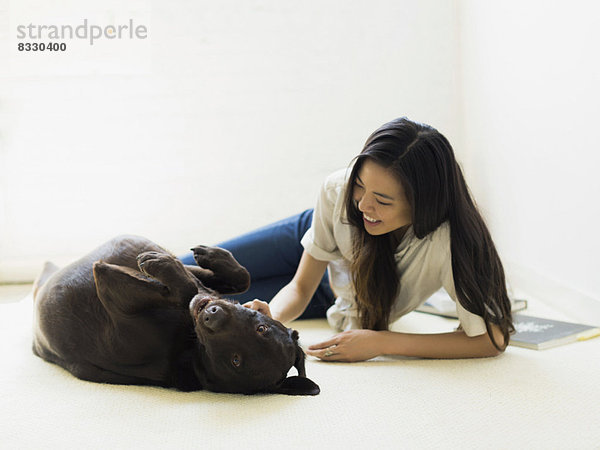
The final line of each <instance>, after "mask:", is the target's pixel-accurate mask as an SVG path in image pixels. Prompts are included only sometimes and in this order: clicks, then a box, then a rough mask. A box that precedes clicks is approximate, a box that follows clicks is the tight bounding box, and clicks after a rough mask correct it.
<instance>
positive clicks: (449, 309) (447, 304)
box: [416, 289, 527, 319]
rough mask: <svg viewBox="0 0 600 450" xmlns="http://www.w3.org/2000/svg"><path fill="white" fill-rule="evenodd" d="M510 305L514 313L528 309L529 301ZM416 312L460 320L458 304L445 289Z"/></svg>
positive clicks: (512, 299)
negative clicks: (457, 309) (457, 311)
mask: <svg viewBox="0 0 600 450" xmlns="http://www.w3.org/2000/svg"><path fill="white" fill-rule="evenodd" d="M510 303H511V306H512V309H511V310H512V312H513V313H514V312H516V311H522V310H524V309H525V308H527V300H522V299H515V298H511V299H510ZM416 311H419V312H423V313H427V314H434V315H436V316H442V317H447V318H449V319H458V316H457V315H456V303H454V300H452V298H451V297H450V296H449V295H448V293H447V292H446V291H445V290H443V289H440V290H439V291H437V292H436V293H435V294H433V295H432V296H431V297H429V298H428V299H427V300H426V301H425V303H423V304H422V305H421V306H419V307H418V308H417V309H416Z"/></svg>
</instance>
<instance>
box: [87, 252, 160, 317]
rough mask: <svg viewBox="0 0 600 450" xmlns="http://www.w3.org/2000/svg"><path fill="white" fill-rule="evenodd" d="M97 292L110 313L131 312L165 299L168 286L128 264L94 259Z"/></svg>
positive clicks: (122, 313) (147, 307)
mask: <svg viewBox="0 0 600 450" xmlns="http://www.w3.org/2000/svg"><path fill="white" fill-rule="evenodd" d="M93 272H94V281H95V283H96V293H97V294H98V298H99V299H100V301H101V302H102V305H103V306H104V308H105V309H106V311H107V312H108V313H109V314H111V315H114V314H116V315H121V316H122V315H130V314H136V313H139V312H141V311H143V310H145V309H149V308H152V307H156V306H159V305H161V304H163V305H164V304H165V303H167V302H168V297H169V289H168V288H167V286H165V285H164V284H162V283H161V282H160V281H158V280H155V279H154V278H150V277H148V276H146V275H144V274H143V273H141V272H139V271H137V270H134V269H131V268H129V267H124V266H117V265H115V264H108V263H105V262H103V261H96V262H95V263H94V269H93Z"/></svg>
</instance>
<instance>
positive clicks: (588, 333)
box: [510, 314, 600, 350]
mask: <svg viewBox="0 0 600 450" xmlns="http://www.w3.org/2000/svg"><path fill="white" fill-rule="evenodd" d="M513 322H514V324H515V328H516V330H517V332H516V333H515V334H513V335H512V336H511V337H510V345H514V346H517V347H525V348H531V349H534V350H545V349H547V348H552V347H558V346H559V345H564V344H569V343H571V342H577V341H584V340H586V339H591V338H594V337H596V336H600V328H598V327H595V326H592V325H583V324H580V323H571V322H561V321H560V320H550V319H541V318H539V317H532V316H525V315H522V314H515V315H514V316H513Z"/></svg>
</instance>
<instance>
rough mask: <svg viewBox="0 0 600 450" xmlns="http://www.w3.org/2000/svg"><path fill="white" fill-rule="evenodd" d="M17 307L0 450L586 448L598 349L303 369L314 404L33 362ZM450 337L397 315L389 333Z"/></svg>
mask: <svg viewBox="0 0 600 450" xmlns="http://www.w3.org/2000/svg"><path fill="white" fill-rule="evenodd" d="M31 302H32V301H31V296H28V297H27V298H25V299H24V300H22V301H20V302H17V303H9V304H1V305H0V333H1V334H0V336H1V339H0V346H1V355H2V370H1V372H0V406H1V409H0V410H1V414H2V415H1V417H0V423H1V424H2V433H1V438H0V448H7V449H20V448H22V449H31V448H38V449H44V448H63V449H64V448H88V449H94V448H116V449H118V448H141V447H143V448H161V449H169V448H174V449H175V448H177V449H181V448H204V449H220V448H232V447H235V448H242V449H246V448H265V447H266V448H288V449H290V448H292V449H293V448H307V447H313V448H325V447H326V448H329V449H338V448H340V449H341V448H462V449H465V448H466V449H468V448H492V449H493V448H499V449H500V448H508V447H518V448H600V427H598V419H600V382H599V380H600V339H594V340H590V341H586V342H578V343H576V344H570V345H566V346H563V347H558V348H554V349H550V350H545V351H540V352H538V351H533V350H527V349H521V348H516V347H509V348H508V349H507V351H506V352H505V353H504V354H503V355H501V356H499V357H497V358H488V359H476V360H424V359H410V358H387V357H386V358H376V359H374V360H371V361H367V362H362V363H325V362H320V361H318V360H315V359H312V358H309V359H308V360H307V364H306V370H307V375H308V376H309V377H310V378H312V379H313V380H314V381H315V382H317V383H318V384H319V385H320V387H321V394H320V395H318V396H316V397H290V396H284V395H257V396H244V395H231V394H218V393H212V392H202V391H201V392H193V393H182V392H177V391H174V390H169V389H162V388H155V387H138V386H115V385H102V384H95V383H90V382H85V381H81V380H78V379H76V378H74V377H73V376H71V375H70V374H69V373H68V372H66V371H65V370H63V369H61V368H60V367H57V366H55V365H52V364H49V363H47V362H44V361H42V360H41V359H39V358H37V357H35V356H34V355H33V354H32V353H31V349H30V346H31V314H32V312H31V309H32V304H31ZM555 318H558V319H561V317H555ZM455 326H456V322H455V321H453V320H449V319H443V318H440V317H435V316H430V315H427V314H422V313H411V314H409V315H407V316H405V317H404V318H402V319H401V320H400V321H399V322H397V323H396V324H394V327H393V329H394V330H397V331H400V330H402V331H408V332H436V331H448V330H451V329H453V328H454V327H455ZM294 328H296V329H298V330H299V331H300V340H301V343H302V345H303V346H308V345H310V344H312V343H316V342H319V341H320V340H322V339H325V338H327V337H329V336H330V335H331V334H332V333H331V330H330V329H329V328H328V326H327V324H326V322H325V320H309V321H298V322H295V323H294Z"/></svg>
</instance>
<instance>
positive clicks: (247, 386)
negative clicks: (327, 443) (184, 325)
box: [190, 294, 320, 395]
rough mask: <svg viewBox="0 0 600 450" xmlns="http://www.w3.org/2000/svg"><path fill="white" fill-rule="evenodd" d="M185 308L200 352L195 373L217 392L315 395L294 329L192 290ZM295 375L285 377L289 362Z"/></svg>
mask: <svg viewBox="0 0 600 450" xmlns="http://www.w3.org/2000/svg"><path fill="white" fill-rule="evenodd" d="M190 313H191V315H192V319H193V321H194V328H195V331H196V335H197V337H198V341H199V345H200V346H201V353H202V355H203V356H202V371H203V373H201V374H197V375H198V377H199V378H200V379H201V380H202V381H203V384H205V386H204V387H205V388H206V389H209V390H212V391H218V392H235V393H243V394H253V393H259V392H272V393H281V394H289V395H317V394H318V393H319V391H320V390H319V386H317V385H316V384H315V383H314V382H313V381H311V380H310V379H308V378H306V374H305V369H304V352H303V351H302V349H301V348H300V346H299V345H298V332H297V331H295V330H292V329H289V328H286V327H285V326H283V325H282V324H281V323H280V322H278V321H277V320H273V319H271V318H270V317H267V316H265V315H264V314H261V313H259V312H257V311H254V310H251V309H248V308H244V307H243V306H241V305H239V304H238V303H236V302H232V301H229V300H223V299H218V298H214V297H210V296H204V295H201V294H199V295H197V296H195V297H194V298H193V299H192V301H191V302H190ZM292 366H294V367H296V369H297V371H298V376H292V377H288V376H287V374H288V372H289V370H290V369H291V367H292Z"/></svg>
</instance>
